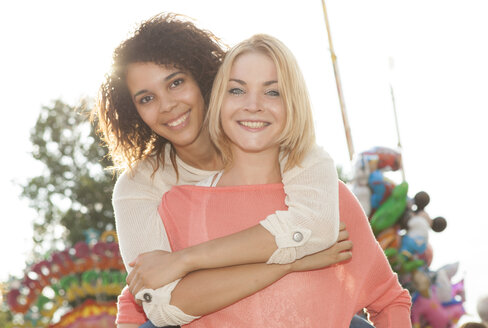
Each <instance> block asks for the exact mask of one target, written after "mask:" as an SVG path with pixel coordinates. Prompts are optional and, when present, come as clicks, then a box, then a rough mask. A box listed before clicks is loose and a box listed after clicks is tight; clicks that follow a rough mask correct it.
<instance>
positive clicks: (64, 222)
mask: <svg viewBox="0 0 488 328" xmlns="http://www.w3.org/2000/svg"><path fill="white" fill-rule="evenodd" d="M89 106H90V105H89V101H88V100H83V101H81V103H80V105H78V106H76V107H72V106H70V105H68V104H66V103H64V102H62V101H61V100H56V101H54V102H53V104H52V106H50V107H49V106H44V107H42V109H41V112H40V114H39V117H38V119H37V122H36V125H35V126H34V128H33V129H32V131H31V135H30V139H31V142H32V146H33V148H32V156H33V157H34V158H35V159H36V160H38V161H39V162H41V163H42V164H43V165H42V166H43V169H42V171H41V172H40V174H39V175H37V176H34V177H32V178H30V179H29V180H28V181H27V182H26V183H25V184H24V185H23V186H22V188H23V191H22V196H23V197H26V198H28V199H29V200H30V206H31V207H32V208H34V209H35V210H36V212H37V213H38V218H37V219H36V220H35V222H34V243H35V249H34V255H36V254H37V255H39V254H42V253H45V252H46V251H49V250H54V249H56V248H60V247H61V248H64V247H63V246H65V245H66V244H67V245H68V246H69V245H73V244H75V243H76V242H77V241H80V240H84V239H85V231H86V230H87V229H89V228H93V229H97V230H99V231H104V230H106V229H113V223H114V218H113V210H112V204H111V195H112V189H113V184H114V181H115V180H114V177H113V174H112V173H111V172H109V171H107V170H106V169H105V168H106V167H109V166H110V165H111V163H110V162H109V160H108V159H107V157H106V148H104V147H101V146H100V140H99V138H98V136H97V134H96V133H95V131H94V128H93V126H92V124H91V123H90V122H89V119H88V108H89Z"/></svg>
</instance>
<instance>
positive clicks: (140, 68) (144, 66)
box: [127, 62, 178, 79]
mask: <svg viewBox="0 0 488 328" xmlns="http://www.w3.org/2000/svg"><path fill="white" fill-rule="evenodd" d="M176 71H178V69H177V68H176V67H175V66H173V65H159V64H156V63H153V62H136V63H131V64H129V65H127V79H129V78H139V77H144V76H160V75H162V76H167V75H170V74H172V73H174V72H176Z"/></svg>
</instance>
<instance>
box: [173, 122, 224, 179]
mask: <svg viewBox="0 0 488 328" xmlns="http://www.w3.org/2000/svg"><path fill="white" fill-rule="evenodd" d="M175 149H176V154H178V157H179V158H180V159H181V160H182V161H183V162H185V163H186V164H188V165H191V166H193V167H195V168H197V169H200V170H207V171H215V170H220V169H221V168H222V161H221V159H220V156H219V155H218V154H217V150H216V149H215V147H214V145H213V144H212V142H211V141H210V136H209V134H208V130H207V129H203V130H202V131H201V132H200V135H199V136H198V138H197V140H195V142H193V143H192V144H191V145H188V146H185V147H177V146H175Z"/></svg>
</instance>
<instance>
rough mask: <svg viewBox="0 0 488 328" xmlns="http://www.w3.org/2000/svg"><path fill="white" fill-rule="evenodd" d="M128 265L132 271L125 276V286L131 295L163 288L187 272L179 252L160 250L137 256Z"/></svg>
mask: <svg viewBox="0 0 488 328" xmlns="http://www.w3.org/2000/svg"><path fill="white" fill-rule="evenodd" d="M129 265H130V266H131V267H132V268H133V269H132V271H131V272H130V273H129V275H128V276H127V284H128V285H129V291H130V292H131V294H132V295H136V294H137V292H139V291H140V290H141V289H143V288H149V289H157V288H159V287H163V286H165V285H167V284H169V283H170V282H173V281H175V280H177V279H179V278H182V277H184V276H185V275H186V274H187V273H188V272H189V271H188V270H187V269H186V267H185V265H184V261H183V260H182V257H181V256H180V253H179V252H175V253H171V252H166V251H162V250H155V251H151V252H147V253H142V254H139V255H138V256H137V258H136V259H135V260H134V261H132V262H131V263H129Z"/></svg>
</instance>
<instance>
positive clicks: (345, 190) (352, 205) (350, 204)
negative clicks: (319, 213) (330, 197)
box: [339, 180, 364, 216]
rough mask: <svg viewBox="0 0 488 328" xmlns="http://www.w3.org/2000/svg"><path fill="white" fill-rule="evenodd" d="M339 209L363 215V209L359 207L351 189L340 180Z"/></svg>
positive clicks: (343, 211)
mask: <svg viewBox="0 0 488 328" xmlns="http://www.w3.org/2000/svg"><path fill="white" fill-rule="evenodd" d="M339 210H340V212H341V216H342V213H346V212H347V213H349V212H353V213H358V212H359V213H361V214H362V215H364V211H363V209H362V207H361V204H360V203H359V201H358V199H357V198H356V196H355V195H354V194H353V193H352V191H351V189H349V187H348V186H347V185H346V184H345V183H344V182H342V181H340V180H339Z"/></svg>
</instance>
